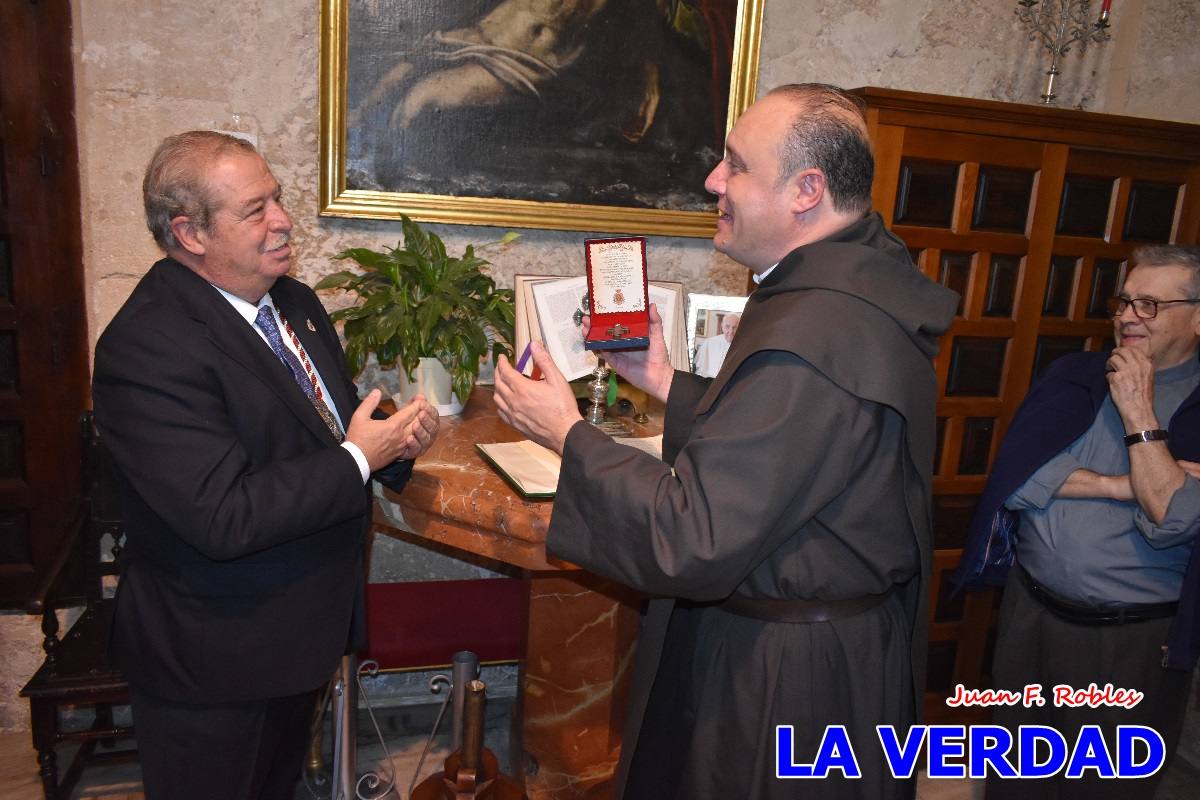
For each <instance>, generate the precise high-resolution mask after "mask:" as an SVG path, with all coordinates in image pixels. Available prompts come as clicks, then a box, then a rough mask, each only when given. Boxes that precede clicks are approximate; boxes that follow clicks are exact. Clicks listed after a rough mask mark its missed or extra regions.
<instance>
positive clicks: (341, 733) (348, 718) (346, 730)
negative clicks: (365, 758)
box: [332, 654, 358, 800]
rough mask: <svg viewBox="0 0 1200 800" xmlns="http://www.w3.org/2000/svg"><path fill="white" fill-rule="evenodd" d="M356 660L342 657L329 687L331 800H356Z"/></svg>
mask: <svg viewBox="0 0 1200 800" xmlns="http://www.w3.org/2000/svg"><path fill="white" fill-rule="evenodd" d="M357 676H358V657H357V656H355V655H353V654H351V655H345V656H342V664H341V667H340V668H339V669H338V675H337V679H336V680H335V681H334V684H333V773H332V775H333V794H332V798H333V800H352V798H354V797H356V796H357V789H356V784H357V783H358V776H357V774H356V770H357V767H358V680H357Z"/></svg>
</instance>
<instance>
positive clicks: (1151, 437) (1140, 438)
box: [1125, 428, 1167, 447]
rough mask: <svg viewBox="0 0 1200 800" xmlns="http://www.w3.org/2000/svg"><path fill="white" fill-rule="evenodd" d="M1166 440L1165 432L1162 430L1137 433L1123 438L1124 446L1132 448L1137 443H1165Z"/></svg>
mask: <svg viewBox="0 0 1200 800" xmlns="http://www.w3.org/2000/svg"><path fill="white" fill-rule="evenodd" d="M1166 439H1167V432H1166V431H1164V430H1163V429H1162V428H1159V429H1157V430H1153V431H1138V432H1137V433H1131V434H1129V435H1128V436H1126V437H1125V446H1126V447H1132V446H1133V445H1135V444H1137V443H1138V442H1162V441H1166Z"/></svg>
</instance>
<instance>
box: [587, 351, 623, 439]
mask: <svg viewBox="0 0 1200 800" xmlns="http://www.w3.org/2000/svg"><path fill="white" fill-rule="evenodd" d="M608 371H609V370H608V365H607V364H605V363H604V359H603V358H598V359H596V368H595V369H594V370H592V382H591V383H589V384H588V389H589V390H590V391H591V393H592V405H591V407H590V408H588V413H587V416H586V417H584V419H586V420H587V421H588V423H589V424H591V425H595V426H596V427H597V428H599V429H600V430H601V431H603V432H604V433H607V434H608V435H609V436H630V435H632V432H631V431H630V430H629V428H628V427H626V426H625V424H624V423H621V422H618V421H616V420H612V419H608V418H607V415H606V412H605V410H604V405H605V404H604V398H605V396H606V395H607V394H608Z"/></svg>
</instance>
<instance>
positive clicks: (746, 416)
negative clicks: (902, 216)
mask: <svg viewBox="0 0 1200 800" xmlns="http://www.w3.org/2000/svg"><path fill="white" fill-rule="evenodd" d="M872 172H873V161H872V156H871V150H870V146H869V144H868V141H867V133H866V124H865V120H864V118H863V114H862V111H861V107H860V105H859V103H858V102H857V101H856V100H855V99H854V98H852V97H850V96H848V95H846V94H844V93H843V92H841V91H840V90H838V89H836V88H834V87H829V86H821V85H812V84H807V85H799V86H785V87H780V88H779V89H776V90H775V91H773V92H771V93H770V94H769V95H767V96H766V97H764V98H763V99H762V100H759V101H758V102H757V103H755V104H754V105H752V106H751V107H750V108H749V109H748V110H747V111H746V112H745V113H744V114H743V115H742V117H741V118H740V119H739V120H738V122H737V125H736V126H735V127H734V128H733V130H732V131H731V132H730V133H729V136H728V139H727V141H726V152H725V158H724V159H723V160H722V161H721V162H720V163H719V164H718V165H717V166H716V168H715V169H714V170H713V171H712V173H711V174H710V175H709V177H708V180H707V182H706V184H705V185H706V188H707V189H708V190H709V191H710V192H712V193H713V194H715V195H716V196H717V207H718V211H719V219H718V222H717V233H716V235H715V236H714V239H713V241H714V243H715V245H716V248H717V249H718V250H720V251H721V252H723V253H726V254H728V255H729V256H731V257H733V258H734V259H736V260H737V261H739V262H741V263H742V264H745V265H746V266H747V267H749V268H750V269H751V270H753V272H754V273H755V275H756V280H757V281H758V284H759V285H758V287H757V288H756V289H755V290H754V292H753V293H752V294H751V295H750V299H749V301H748V302H747V305H746V310H745V313H744V315H743V316H742V322H741V325H740V327H739V328H738V331H737V334H736V335H735V337H734V339H733V343H732V345H731V347H730V350H729V354H728V356H727V357H726V359H725V362H724V364H723V365H722V367H721V370H720V372H719V373H718V374H717V376H716V377H715V378H712V379H706V378H700V377H698V376H695V375H691V374H688V373H684V372H675V371H673V370H672V369H671V368H670V365H669V362H668V360H667V355H666V346H665V344H664V341H663V337H662V334H661V320H660V318H659V316H658V314H657V312H656V311H652V312H651V317H650V319H651V345H650V348H649V350H644V351H639V352H633V351H626V352H611V353H609V354H606V358H608V359H609V360H610V363H611V364H612V366H613V367H614V368H615V369H616V370H617V371H618V372H619V373H620V374H621V375H622V376H623V377H624V378H625V379H627V380H629V381H630V382H631V383H634V384H635V385H637V386H640V387H641V388H643V389H645V390H646V391H647V392H649V393H650V394H652V395H653V396H655V397H658V398H659V399H661V400H663V401H664V402H665V403H666V421H665V429H664V435H663V456H664V460H665V463H664V462H660V461H657V460H655V459H654V458H652V457H651V456H649V455H647V454H644V453H641V452H638V451H635V450H634V449H632V448H628V447H623V446H621V445H619V444H616V443H614V442H612V441H611V440H610V439H609V438H608V437H607V436H605V435H604V434H603V433H601V432H599V431H598V430H597V429H595V428H594V427H592V426H590V425H588V424H586V423H584V422H583V421H582V420H581V419H580V417H579V414H578V412H577V410H576V405H575V398H574V396H573V395H572V392H571V390H570V388H569V387H568V386H567V384H566V383H565V382H564V381H563V380H562V377H561V375H560V373H559V372H558V371H557V370H556V369H555V368H554V364H553V362H552V360H551V359H550V358H549V357H548V356H547V355H546V354H545V352H544V351H542V350H535V358H536V360H537V362H538V364H539V366H540V367H541V369H542V372H543V373H545V374H546V376H547V379H546V380H545V381H541V382H535V381H530V380H528V379H526V378H524V377H522V376H521V375H520V374H518V373H517V372H516V371H514V370H513V369H512V367H510V366H509V365H508V364H507V363H502V364H501V365H500V367H499V369H498V371H497V382H496V387H497V388H496V405H497V407H498V409H499V411H500V414H501V416H502V417H503V418H504V419H505V420H506V421H508V422H509V423H510V424H512V425H513V426H514V427H516V428H517V429H519V430H521V431H522V432H524V433H525V434H527V435H528V436H530V437H531V438H533V439H534V440H536V441H538V442H541V443H542V444H544V445H546V446H548V447H550V448H552V449H554V450H556V451H558V452H560V453H562V456H563V465H562V474H561V477H560V479H559V484H558V493H557V495H556V498H555V504H554V515H553V518H552V520H551V525H550V532H549V535H548V537H547V549H548V550H550V551H551V552H553V553H554V554H555V555H557V556H560V557H562V558H565V559H568V560H570V561H572V562H574V563H576V564H580V565H582V566H583V567H585V568H587V569H589V570H591V571H593V572H595V573H597V574H599V575H603V576H605V577H608V578H611V579H614V580H617V581H620V582H622V583H625V584H627V585H629V586H631V587H633V588H635V589H638V590H640V591H642V592H645V593H647V594H649V595H652V596H655V597H656V598H660V599H652V600H650V601H649V603H648V604H647V608H646V611H645V613H644V616H643V621H642V627H641V631H640V635H639V639H638V650H637V656H636V659H637V661H636V667H635V674H634V687H633V692H632V698H631V706H630V711H629V715H628V723H627V726H626V730H625V734H624V738H623V743H622V755H621V763H620V766H619V768H618V774H617V778H616V781H617V787H616V789H617V796H618V797H624V798H634V799H636V800H641V799H642V798H647V799H649V798H654V799H655V800H658V799H659V798H689V799H690V800H695V799H697V798H700V799H701V800H703V799H704V798H712V799H713V800H716V799H717V798H735V797H736V798H749V799H750V800H759V799H760V798H794V797H797V796H803V797H805V798H843V797H845V798H903V797H912V796H913V793H914V791H913V790H914V787H913V783H912V781H904V780H895V779H893V778H892V777H891V775H890V772H889V771H888V769H887V767H886V765H885V764H884V762H883V759H882V756H881V748H880V743H879V740H878V738H877V736H876V732H875V726H876V725H894V726H896V728H897V730H898V732H899V734H900V736H901V737H903V736H904V735H905V734H906V733H907V729H908V726H909V725H911V724H913V723H914V722H915V721H916V718H917V709H918V708H919V700H920V698H921V695H922V691H923V681H924V658H925V646H926V626H925V619H926V611H925V596H926V587H927V583H926V581H927V578H928V575H929V568H930V550H931V545H930V476H931V472H932V465H933V449H934V403H935V399H936V395H937V381H936V378H935V376H934V371H933V368H932V365H931V361H930V359H931V357H932V356H933V354H934V353H935V352H936V339H937V337H938V336H939V335H940V334H942V333H943V332H944V331H945V330H946V329H947V327H948V326H949V324H950V320H951V318H952V317H953V315H954V310H955V307H956V304H957V296H956V295H954V293H953V292H950V291H948V290H946V289H944V288H943V287H941V286H938V285H936V284H934V283H932V282H930V281H929V280H927V279H926V278H925V277H924V276H922V275H921V273H920V272H919V271H918V270H917V269H916V268H915V267H914V266H913V264H912V261H911V260H910V258H909V256H908V251H907V249H906V248H905V246H904V244H903V243H902V242H901V241H900V240H899V239H897V238H896V237H895V236H893V235H891V234H890V233H889V232H888V231H886V230H885V229H884V227H883V223H882V220H881V219H880V217H879V215H878V214H873V213H868V209H869V207H870V192H871V179H872ZM778 725H791V726H793V729H794V743H793V752H792V753H783V754H782V758H783V759H784V762H785V764H787V763H791V762H792V761H793V760H794V761H795V762H796V763H809V762H811V761H812V760H813V757H814V756H815V755H816V753H817V750H818V746H819V744H820V742H821V739H822V737H823V736H824V735H825V733H826V730H827V727H828V726H831V725H843V726H845V728H846V732H847V735H848V738H849V740H850V743H851V745H852V747H853V748H854V754H855V757H856V761H857V763H858V766H859V768H860V769H861V772H862V775H861V778H858V779H846V778H843V777H842V773H841V772H838V771H835V772H833V773H832V774H831V776H830V777H828V778H826V779H824V780H806V781H803V782H802V784H801V783H798V782H796V781H791V780H786V779H781V778H778V777H777V776H776V726H778Z"/></svg>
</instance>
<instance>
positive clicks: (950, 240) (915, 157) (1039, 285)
mask: <svg viewBox="0 0 1200 800" xmlns="http://www.w3.org/2000/svg"><path fill="white" fill-rule="evenodd" d="M858 92H859V93H860V94H862V96H864V99H866V100H867V103H868V107H869V112H868V121H869V124H870V127H871V133H872V139H873V143H874V147H875V151H876V176H875V184H874V187H873V202H874V206H875V208H876V209H878V210H879V211H880V213H881V214H883V216H884V220H885V221H886V222H887V223H888V224H889V225H890V226H891V228H892V230H893V231H895V232H896V233H897V234H898V235H899V236H900V237H901V238H902V239H903V240H904V241H905V243H907V244H908V246H909V249H910V253H911V254H912V256H913V260H914V261H915V262H916V263H917V264H918V266H919V267H920V268H921V269H922V271H924V272H925V274H926V275H928V276H929V277H930V278H931V279H932V280H935V281H939V282H940V283H942V284H944V285H946V286H949V287H950V288H952V289H954V290H955V291H957V292H958V293H959V294H960V295H961V296H962V303H961V305H960V307H959V310H958V313H957V315H956V317H955V320H954V324H953V326H952V328H951V330H950V332H949V333H948V334H947V335H946V336H945V337H944V338H943V339H942V342H941V350H940V353H939V355H938V357H937V359H936V360H935V367H936V370H937V375H938V382H939V388H940V399H939V401H938V411H937V413H938V426H937V437H938V442H937V450H936V463H935V467H934V486H933V490H934V528H935V530H934V539H935V541H934V547H935V556H934V581H933V586H932V594H931V612H930V613H931V619H930V623H931V627H930V653H929V655H930V662H929V663H930V672H929V682H928V689H929V702H928V703H927V709H926V711H927V714H928V715H929V717H930V719H932V720H934V721H936V720H937V719H939V718H942V719H944V718H946V717H947V716H948V714H947V709H946V708H945V705H944V703H943V702H942V701H943V700H944V698H945V696H946V692H947V691H949V690H950V689H952V688H953V685H954V684H955V683H959V682H962V683H965V684H967V685H968V686H979V685H981V684H985V683H986V674H985V673H986V670H987V666H988V664H987V662H988V657H987V656H988V654H987V641H988V631H989V627H990V622H991V618H992V610H993V604H994V600H995V598H994V597H993V596H991V593H961V592H955V591H954V587H953V586H951V585H950V583H949V582H948V581H945V580H943V578H944V577H945V576H946V575H947V574H948V573H949V572H950V571H952V570H953V569H954V568H955V567H956V566H957V563H958V560H959V556H960V555H961V547H962V544H963V541H964V539H965V534H966V529H967V525H968V523H969V521H970V518H971V516H972V514H973V513H974V510H975V505H976V502H977V499H978V496H979V494H980V492H981V491H982V490H983V487H984V484H985V483H986V480H987V476H988V473H989V471H990V469H991V465H992V461H993V459H994V458H995V454H996V451H997V448H998V446H999V444H1000V441H1001V440H1002V438H1003V436H1004V432H1005V430H1006V429H1007V426H1008V424H1009V423H1010V422H1011V420H1012V416H1013V414H1014V412H1015V411H1016V409H1017V406H1018V405H1019V404H1020V402H1021V400H1022V399H1023V398H1024V397H1025V394H1026V393H1027V391H1028V388H1029V385H1030V383H1031V381H1032V380H1033V379H1035V378H1036V376H1037V375H1039V374H1041V372H1042V371H1043V370H1045V368H1046V367H1047V366H1048V365H1049V364H1050V363H1051V362H1052V361H1053V360H1054V359H1055V358H1058V357H1059V356H1062V355H1064V354H1066V353H1070V352H1078V351H1081V350H1098V349H1101V348H1104V347H1106V346H1108V345H1109V343H1110V342H1111V337H1112V322H1111V320H1110V319H1108V317H1107V314H1106V312H1105V300H1106V299H1107V298H1108V297H1111V296H1112V295H1113V294H1115V293H1116V290H1117V287H1118V286H1119V285H1120V282H1121V280H1122V279H1123V277H1124V274H1125V272H1126V270H1127V269H1128V266H1129V263H1130V258H1131V254H1132V253H1133V251H1134V250H1135V249H1136V248H1137V247H1138V246H1139V245H1142V244H1152V243H1164V242H1177V243H1193V242H1195V241H1196V238H1197V233H1198V229H1200V199H1197V195H1198V192H1200V180H1198V178H1200V172H1198V165H1200V128H1198V127H1197V126H1188V125H1180V124H1176V123H1155V122H1148V121H1140V120H1130V119H1127V118H1118V117H1106V116H1104V115H1099V114H1088V113H1084V112H1071V111H1063V110H1059V109H1050V110H1046V109H1039V108H1034V107H1029V106H1020V105H1014V104H1003V103H994V102H989V101H977V100H962V99H958V98H945V97H934V96H930V95H918V94H915V93H911V92H895V91H890V90H878V89H864V90H858Z"/></svg>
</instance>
